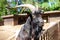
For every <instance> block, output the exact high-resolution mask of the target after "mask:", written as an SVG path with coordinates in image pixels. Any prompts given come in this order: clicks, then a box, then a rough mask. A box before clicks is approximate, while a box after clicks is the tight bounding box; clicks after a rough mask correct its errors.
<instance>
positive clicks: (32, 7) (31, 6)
mask: <svg viewBox="0 0 60 40" xmlns="http://www.w3.org/2000/svg"><path fill="white" fill-rule="evenodd" d="M15 7H16V8H17V7H27V8H29V9H30V10H31V11H32V13H34V12H35V11H36V10H37V8H36V7H35V6H33V5H31V4H21V5H17V6H15Z"/></svg>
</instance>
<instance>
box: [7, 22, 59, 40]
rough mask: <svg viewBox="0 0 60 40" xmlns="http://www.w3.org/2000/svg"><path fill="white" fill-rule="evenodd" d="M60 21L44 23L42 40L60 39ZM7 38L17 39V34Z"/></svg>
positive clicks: (10, 39) (9, 39)
mask: <svg viewBox="0 0 60 40" xmlns="http://www.w3.org/2000/svg"><path fill="white" fill-rule="evenodd" d="M58 24H59V22H57V23H56V22H52V23H48V24H46V25H44V29H45V30H44V31H42V32H41V35H40V40H59V34H58V33H59V32H58V31H59V30H58V26H59V25H58ZM7 40H16V35H15V34H14V35H12V36H11V37H9V38H8V39H7Z"/></svg>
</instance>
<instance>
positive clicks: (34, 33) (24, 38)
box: [16, 4, 44, 40]
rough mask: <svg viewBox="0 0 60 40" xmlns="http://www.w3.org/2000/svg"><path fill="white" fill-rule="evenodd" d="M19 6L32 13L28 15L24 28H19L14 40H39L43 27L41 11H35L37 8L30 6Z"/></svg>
mask: <svg viewBox="0 0 60 40" xmlns="http://www.w3.org/2000/svg"><path fill="white" fill-rule="evenodd" d="M20 6H21V7H28V8H30V10H31V11H32V12H31V13H30V14H29V17H28V19H27V21H26V23H25V24H24V26H23V27H22V28H21V30H20V32H19V34H18V37H17V39H16V40H31V38H33V39H34V40H39V34H40V32H41V30H42V29H43V25H44V22H43V19H42V17H41V14H42V13H43V12H42V11H41V10H37V8H36V7H34V6H33V5H31V4H22V5H20ZM20 6H17V7H20Z"/></svg>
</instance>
